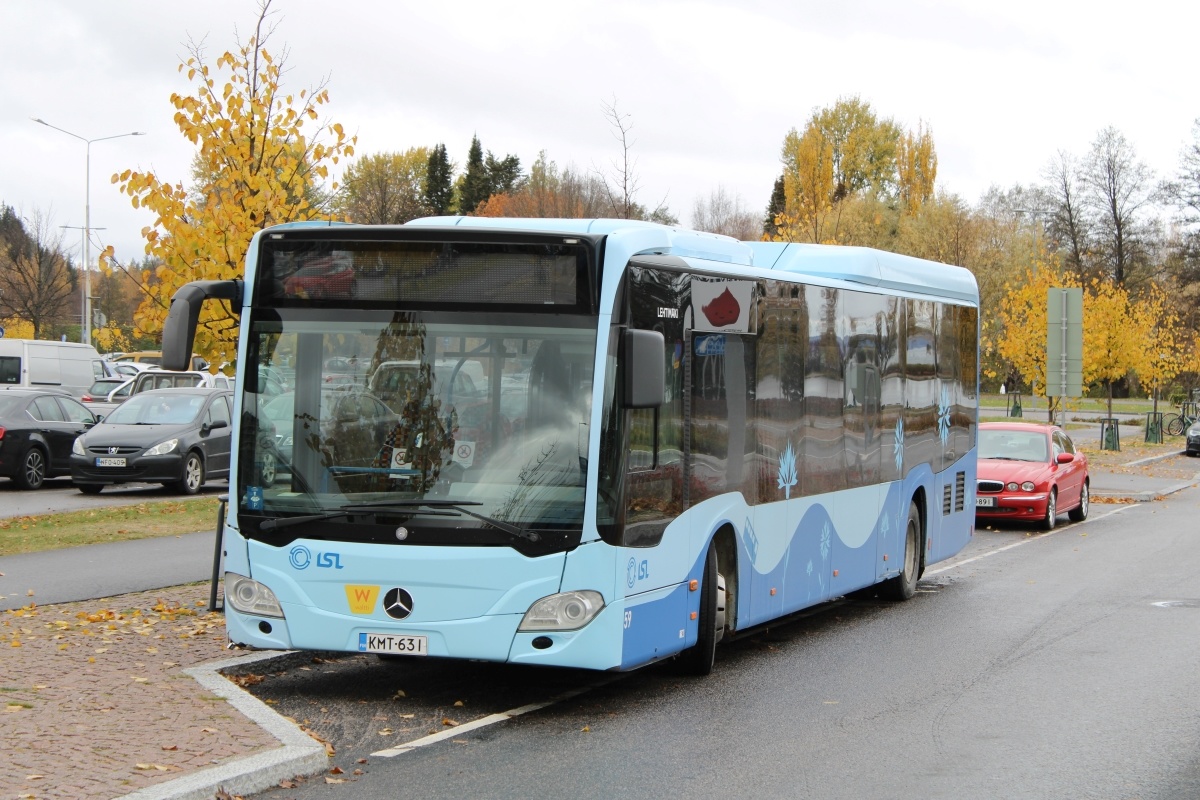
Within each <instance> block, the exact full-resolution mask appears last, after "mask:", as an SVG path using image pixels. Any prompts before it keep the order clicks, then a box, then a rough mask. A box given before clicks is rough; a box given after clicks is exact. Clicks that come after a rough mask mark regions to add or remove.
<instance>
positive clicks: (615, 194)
mask: <svg viewBox="0 0 1200 800" xmlns="http://www.w3.org/2000/svg"><path fill="white" fill-rule="evenodd" d="M601 109H602V111H603V113H604V118H605V119H606V120H608V125H609V128H610V133H612V137H613V138H614V139H616V141H617V144H618V145H619V146H620V152H619V153H618V154H617V156H616V157H615V158H613V159H612V160H611V161H610V162H609V166H608V168H607V169H595V170H593V172H594V174H595V176H596V177H597V178H598V179H599V180H600V183H601V185H602V186H603V187H604V196H605V199H606V200H607V202H608V209H607V212H606V213H607V215H608V216H610V217H614V218H616V219H644V220H650V221H651V222H658V223H661V224H663V225H677V224H678V223H679V220H678V219H676V218H675V215H674V214H672V213H671V211H670V209H668V208H667V201H666V198H663V200H662V201H661V202H660V203H659V204H658V205H657V206H655V208H654V209H653V210H649V209H648V208H647V207H646V206H644V205H642V204H641V203H639V202H638V200H637V196H638V194H640V192H641V188H642V187H641V178H640V176H639V175H638V172H637V158H636V157H635V156H634V155H633V147H634V145H635V144H637V142H636V141H635V140H634V139H633V117H632V116H630V115H629V114H627V113H625V112H623V111H621V110H620V109H618V108H617V99H616V98H615V97H614V98H613V99H612V102H610V103H601Z"/></svg>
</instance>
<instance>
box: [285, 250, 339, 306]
mask: <svg viewBox="0 0 1200 800" xmlns="http://www.w3.org/2000/svg"><path fill="white" fill-rule="evenodd" d="M353 288H354V264H353V263H352V262H351V261H350V260H349V259H346V258H341V257H338V256H334V257H327V258H319V259H316V260H314V261H310V262H309V263H308V264H306V265H304V266H303V267H301V268H300V269H298V270H296V271H295V272H294V273H293V274H292V275H291V276H289V277H288V278H287V279H286V280H284V282H283V291H284V292H285V293H286V294H287V295H288V296H294V297H306V298H309V299H312V300H319V299H322V298H326V297H350V293H351V290H352V289H353Z"/></svg>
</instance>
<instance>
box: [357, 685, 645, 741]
mask: <svg viewBox="0 0 1200 800" xmlns="http://www.w3.org/2000/svg"><path fill="white" fill-rule="evenodd" d="M622 677H623V676H620V675H614V676H613V677H611V678H608V679H607V680H601V681H596V682H595V683H589V684H588V685H587V686H581V687H580V688H578V689H572V690H570V691H568V692H563V693H562V694H560V695H556V696H555V697H552V698H550V699H549V700H546V701H543V702H541V703H530V704H529V705H525V706H520V707H519V708H514V709H510V710H508V711H501V712H500V713H499V714H489V715H487V716H486V717H480V718H479V719H476V720H472V721H470V722H464V723H463V724H461V725H456V726H454V727H452V728H447V729H446V730H444V731H439V732H438V733H431V734H429V735H428V736H423V737H421V738H420V739H414V740H412V741H411V742H405V743H404V744H401V745H396V746H395V747H389V748H388V749H386V750H379V751H376V752H374V753H371V755H372V756H374V757H376V758H393V757H394V756H402V755H404V754H405V753H409V752H412V751H413V750H416V749H417V748H419V747H428V746H429V745H431V744H437V743H438V742H444V741H446V740H447V739H453V738H455V737H456V736H461V735H463V734H464V733H470V732H471V731H475V730H479V729H480V728H486V727H488V726H489V725H495V724H496V723H497V722H507V721H508V720H510V719H512V718H513V717H519V716H521V715H522V714H528V713H529V712H530V711H540V710H541V709H543V708H547V707H549V706H552V705H555V704H556V703H561V702H563V701H564V700H570V699H571V698H572V697H578V696H579V695H581V694H583V693H585V692H590V691H591V690H592V689H598V688H600V687H601V686H604V685H605V684H608V683H612V682H613V681H615V680H620V679H621V678H622Z"/></svg>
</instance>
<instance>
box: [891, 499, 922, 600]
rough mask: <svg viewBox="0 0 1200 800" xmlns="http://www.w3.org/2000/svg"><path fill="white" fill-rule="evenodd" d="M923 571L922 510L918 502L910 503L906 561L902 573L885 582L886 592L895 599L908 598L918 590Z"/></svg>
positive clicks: (901, 569) (905, 537)
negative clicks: (918, 579)
mask: <svg viewBox="0 0 1200 800" xmlns="http://www.w3.org/2000/svg"><path fill="white" fill-rule="evenodd" d="M920 572H921V511H920V509H918V508H917V504H916V503H909V505H908V522H907V523H906V524H905V526H904V561H903V566H902V567H901V568H900V574H899V575H897V576H896V577H894V578H891V579H889V580H888V581H886V582H885V583H884V584H883V590H884V594H885V595H887V596H888V597H890V598H891V599H893V600H907V599H909V598H910V597H912V596H913V595H914V594H916V592H917V577H918V576H919V575H920Z"/></svg>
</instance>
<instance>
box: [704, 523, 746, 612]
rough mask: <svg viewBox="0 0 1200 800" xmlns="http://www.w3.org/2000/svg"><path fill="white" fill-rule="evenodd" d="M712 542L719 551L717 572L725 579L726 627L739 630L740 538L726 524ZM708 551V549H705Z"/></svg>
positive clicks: (714, 533) (717, 532) (716, 532)
mask: <svg viewBox="0 0 1200 800" xmlns="http://www.w3.org/2000/svg"><path fill="white" fill-rule="evenodd" d="M712 542H713V544H714V545H716V549H717V572H719V573H721V575H722V577H724V578H725V596H726V605H725V626H726V628H727V629H728V630H731V631H732V630H736V629H737V618H738V617H737V612H738V602H737V599H738V584H739V583H740V582H739V580H738V537H737V531H735V530H734V529H733V525H732V524H730V523H728V522H726V523H724V524H723V525H721V527H719V528H717V529H716V531H714V532H713V535H712ZM705 549H706V550H707V548H705Z"/></svg>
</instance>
